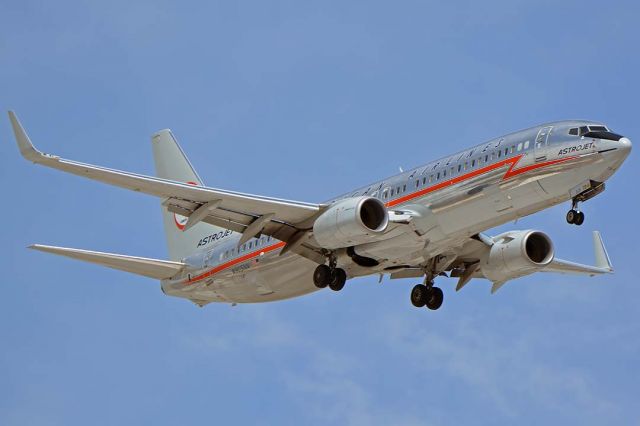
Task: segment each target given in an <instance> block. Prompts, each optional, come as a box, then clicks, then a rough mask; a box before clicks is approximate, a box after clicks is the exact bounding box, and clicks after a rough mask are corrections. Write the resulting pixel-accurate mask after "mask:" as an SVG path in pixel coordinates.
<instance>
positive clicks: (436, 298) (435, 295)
mask: <svg viewBox="0 0 640 426" xmlns="http://www.w3.org/2000/svg"><path fill="white" fill-rule="evenodd" d="M443 300H444V293H443V292H442V290H441V289H440V288H439V287H432V288H431V291H430V292H429V298H428V299H427V301H426V305H427V308H429V309H431V310H432V311H435V310H436V309H438V308H440V306H442V302H443Z"/></svg>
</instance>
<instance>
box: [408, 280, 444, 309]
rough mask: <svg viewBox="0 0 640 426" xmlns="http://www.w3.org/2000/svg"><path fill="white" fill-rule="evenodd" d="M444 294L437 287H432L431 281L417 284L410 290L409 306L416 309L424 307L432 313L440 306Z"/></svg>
mask: <svg viewBox="0 0 640 426" xmlns="http://www.w3.org/2000/svg"><path fill="white" fill-rule="evenodd" d="M443 300H444V293H443V292H442V290H441V289H440V288H439V287H434V286H433V282H432V281H425V284H418V285H416V286H415V287H413V290H411V304H413V306H415V307H416V308H421V307H423V306H426V307H427V308H429V309H431V310H432V311H435V310H437V309H438V308H440V306H442V302H443Z"/></svg>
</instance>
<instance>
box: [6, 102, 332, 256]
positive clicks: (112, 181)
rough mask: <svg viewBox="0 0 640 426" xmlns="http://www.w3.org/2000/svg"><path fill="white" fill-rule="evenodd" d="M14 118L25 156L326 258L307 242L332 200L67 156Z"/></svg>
mask: <svg viewBox="0 0 640 426" xmlns="http://www.w3.org/2000/svg"><path fill="white" fill-rule="evenodd" d="M9 119H10V120H11V125H12V127H13V132H14V134H15V137H16V141H17V143H18V148H19V149H20V152H21V154H22V156H23V157H24V158H26V159H27V160H30V161H32V162H34V163H37V164H41V165H43V166H47V167H51V168H54V169H58V170H62V171H65V172H67V173H72V174H75V175H79V176H83V177H86V178H89V179H92V180H96V181H99V182H103V183H106V184H109V185H114V186H119V187H121V188H126V189H130V190H132V191H138V192H143V193H145V194H150V195H155V196H156V197H160V198H163V199H164V201H163V205H164V206H165V207H166V208H167V209H168V210H169V211H170V212H173V213H178V214H181V215H183V216H187V217H191V216H194V217H193V219H195V220H191V221H190V222H191V225H193V224H194V222H195V223H197V222H199V221H203V222H207V223H210V224H213V225H216V226H221V227H224V228H226V229H230V230H232V231H236V232H240V233H243V234H244V235H243V239H244V240H247V239H249V238H252V237H254V236H257V235H259V234H266V235H271V236H273V237H275V238H277V239H279V240H281V241H285V242H286V243H288V246H289V247H288V248H287V247H285V249H287V250H288V249H290V250H292V251H294V252H296V253H298V254H301V255H303V256H305V257H308V258H310V259H312V260H314V261H316V262H320V263H322V262H324V257H323V256H322V255H321V254H320V253H319V251H318V249H317V248H315V247H313V246H312V245H311V244H310V243H307V241H308V238H309V232H308V231H309V230H310V229H311V227H312V226H313V222H314V220H315V218H316V217H317V216H319V215H320V213H322V212H323V211H324V208H325V207H326V206H324V205H321V204H313V203H304V202H299V201H290V200H283V199H278V198H270V197H263V196H258V195H250V194H243V193H240V192H232V191H226V190H222V189H216V188H209V187H198V186H192V185H189V184H187V183H182V182H176V181H171V180H166V179H159V178H156V177H151V176H145V175H140V174H135V173H129V172H124V171H120V170H114V169H109V168H105V167H99V166H94V165H91V164H85V163H79V162H76V161H71V160H65V159H63V158H60V157H58V156H55V155H50V154H44V153H42V152H40V151H38V150H37V149H36V148H35V147H34V146H33V144H32V143H31V140H30V139H29V136H28V135H27V133H26V132H25V130H24V128H23V127H22V125H21V124H20V122H19V121H18V118H17V117H16V115H15V113H14V112H13V111H9Z"/></svg>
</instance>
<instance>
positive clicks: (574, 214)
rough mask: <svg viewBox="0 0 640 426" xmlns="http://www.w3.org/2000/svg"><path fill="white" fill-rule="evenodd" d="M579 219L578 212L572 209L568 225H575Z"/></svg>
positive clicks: (568, 217) (569, 213)
mask: <svg viewBox="0 0 640 426" xmlns="http://www.w3.org/2000/svg"><path fill="white" fill-rule="evenodd" d="M577 217H578V212H577V211H576V210H574V209H571V210H569V211H568V212H567V223H569V224H572V225H573V224H574V223H576V218H577Z"/></svg>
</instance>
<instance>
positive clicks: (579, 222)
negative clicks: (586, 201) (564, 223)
mask: <svg viewBox="0 0 640 426" xmlns="http://www.w3.org/2000/svg"><path fill="white" fill-rule="evenodd" d="M573 223H574V224H576V225H578V226H580V225H582V224H583V223H584V213H582V212H578V214H577V216H576V218H575V220H574V222H573Z"/></svg>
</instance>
